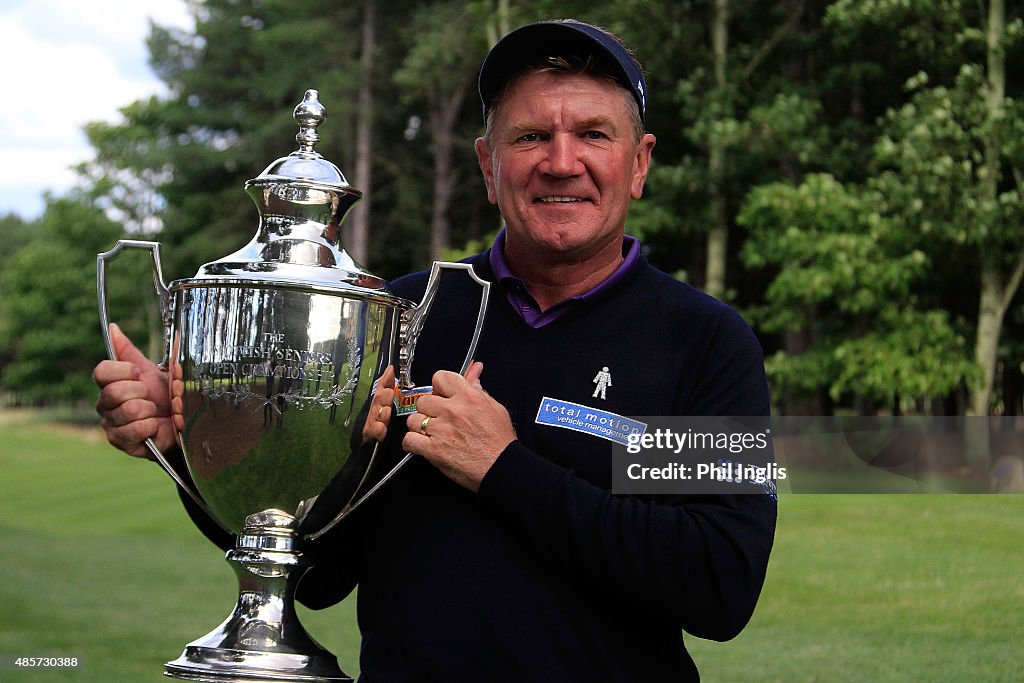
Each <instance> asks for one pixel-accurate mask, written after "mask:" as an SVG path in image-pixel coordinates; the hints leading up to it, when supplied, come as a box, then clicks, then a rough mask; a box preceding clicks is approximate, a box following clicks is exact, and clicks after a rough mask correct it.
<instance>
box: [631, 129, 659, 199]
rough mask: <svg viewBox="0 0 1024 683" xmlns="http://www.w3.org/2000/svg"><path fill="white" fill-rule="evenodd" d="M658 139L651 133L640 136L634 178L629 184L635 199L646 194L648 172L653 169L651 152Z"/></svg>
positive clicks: (634, 163) (634, 165)
mask: <svg viewBox="0 0 1024 683" xmlns="http://www.w3.org/2000/svg"><path fill="white" fill-rule="evenodd" d="M655 142H657V139H656V138H655V137H654V136H653V135H651V134H650V133H644V136H643V137H642V138H640V144H639V145H637V148H636V158H635V159H634V161H633V178H632V180H631V182H630V185H629V194H630V196H631V197H632V198H633V199H640V197H642V196H643V194H644V184H645V183H646V182H647V173H648V171H650V170H651V152H652V151H654V143H655Z"/></svg>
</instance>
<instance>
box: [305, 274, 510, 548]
mask: <svg viewBox="0 0 1024 683" xmlns="http://www.w3.org/2000/svg"><path fill="white" fill-rule="evenodd" d="M442 270H463V271H466V274H468V275H469V277H471V278H473V281H474V282H476V283H477V284H478V285H480V289H481V292H480V308H479V309H478V311H477V315H476V325H475V327H474V328H473V337H472V339H470V341H469V350H468V351H467V353H466V358H465V360H463V361H462V367H461V368H459V374H460V375H465V374H466V371H467V370H469V364H470V363H472V362H473V357H474V356H475V355H476V347H477V344H478V343H479V341H480V334H481V333H482V332H483V329H484V316H485V315H486V313H487V299H488V297H489V296H490V293H491V283H490V282H488V281H487V280H484V279H482V278H481V277H480V276H479V275H477V274H476V271H475V270H473V266H472V265H471V264H469V263H452V262H450V261H434V265H433V266H431V268H430V277H429V278H428V279H427V288H426V290H425V291H424V293H423V299H422V300H421V301H420V303H419V305H418V306H416V307H415V308H411V309H409V310H407V311H404V312H403V313H402V316H401V322H400V327H399V333H398V339H399V351H398V363H399V368H400V370H399V374H398V386H399V387H400V388H404V389H409V388H411V387H413V386H414V385H413V381H412V376H411V372H412V358H413V355H414V353H415V351H416V342H417V341H419V336H420V332H421V331H422V329H423V323H424V321H425V319H426V317H427V312H428V311H429V310H430V305H431V304H433V303H434V297H435V296H436V295H437V289H438V287H439V286H440V284H441V271H442ZM379 448H380V443H376V444H374V446H373V454H372V455H371V456H370V466H368V467H367V468H366V475H364V477H363V481H361V482H360V483H359V486H357V487H356V491H358V490H359V489H360V488H362V485H363V484H364V483H365V482H366V479H367V478H368V477H369V473H370V470H371V469H372V467H373V461H374V460H376V458H377V450H378V449H379ZM412 457H413V456H412V453H406V454H405V456H404V457H403V458H402V459H401V460H400V461H399V462H398V464H397V465H395V466H394V467H392V468H391V471H390V472H388V473H387V474H385V475H384V476H383V477H381V478H380V480H379V481H377V482H376V483H375V484H374V485H373V486H372V487H370V489H369V490H368V491H367V492H366V493H364V494H363V495H362V496H359V497H358V498H357V499H355V502H353V503H352V504H350V505H346V506H345V508H344V509H342V511H341V512H339V513H338V514H337V515H336V516H335V517H334V519H332V520H331V521H330V522H328V523H327V525H325V526H324V527H323V528H322V529H320V530H318V531H316V532H314V533H312V534H310V535H309V537H308V538H309V539H310V540H316V539H317V538H320V537H321V536H323V535H324V534H326V533H327V532H328V531H330V530H331V529H333V528H334V527H335V526H336V525H337V524H338V522H340V521H341V520H342V519H344V518H345V517H347V516H348V514H349V513H350V512H352V511H353V510H355V509H356V508H357V507H358V506H359V505H360V504H361V503H362V502H363V501H364V500H366V499H367V498H369V497H370V496H371V495H373V493H374V492H375V491H376V490H377V489H379V488H380V487H381V486H382V485H383V484H384V482H386V481H387V480H388V479H390V478H391V477H392V476H394V474H395V472H397V471H398V470H400V469H401V468H402V466H403V465H405V463H407V462H409V460H410V459H411V458H412Z"/></svg>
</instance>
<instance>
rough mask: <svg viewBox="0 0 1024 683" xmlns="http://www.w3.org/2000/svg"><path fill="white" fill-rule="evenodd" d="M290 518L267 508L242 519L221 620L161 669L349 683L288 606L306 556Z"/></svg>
mask: <svg viewBox="0 0 1024 683" xmlns="http://www.w3.org/2000/svg"><path fill="white" fill-rule="evenodd" d="M294 521H295V520H294V518H293V517H292V516H291V515H288V514H286V513H284V512H281V511H279V510H266V511H264V512H259V513H256V514H253V515H249V516H248V517H247V518H246V523H245V527H244V528H243V529H242V531H241V533H240V534H239V536H238V541H237V544H236V547H235V549H234V550H232V551H230V552H228V554H227V560H228V562H230V563H231V567H232V569H234V571H235V574H236V575H237V577H238V588H239V595H238V602H237V604H236V605H235V609H234V611H233V612H232V613H231V616H229V617H228V618H227V619H226V620H225V621H224V623H223V624H221V625H220V626H218V627H217V628H216V629H214V630H213V631H211V632H210V633H208V634H207V635H205V636H203V637H202V638H200V639H199V640H196V641H194V642H192V643H189V644H188V645H186V646H185V651H184V652H182V653H181V656H180V657H178V659H176V660H174V661H173V662H167V663H166V664H165V665H164V675H165V676H168V677H170V678H176V679H178V680H183V681H202V682H204V683H235V682H237V683H280V682H281V681H310V682H312V681H316V682H317V683H320V682H323V683H326V682H328V681H329V682H332V683H343V682H348V683H351V681H352V678H350V677H348V676H346V675H345V674H344V673H343V672H342V671H341V669H340V668H339V667H338V660H337V658H335V656H334V655H332V654H331V653H330V652H328V651H327V650H325V649H324V648H322V647H321V646H320V645H319V644H318V643H317V642H316V641H315V640H313V639H312V638H311V637H310V636H309V634H308V633H306V631H305V629H303V628H302V624H301V623H299V618H298V615H297V614H296V613H295V602H294V597H295V587H296V586H297V585H298V582H299V579H300V578H302V575H303V574H304V573H305V572H306V570H308V569H309V567H310V563H309V560H307V559H306V558H305V557H304V556H303V555H302V553H300V552H298V551H296V550H295V549H294V547H295V542H296V541H297V540H298V536H297V534H296V533H295V531H294V530H293V528H292V525H293V523H294Z"/></svg>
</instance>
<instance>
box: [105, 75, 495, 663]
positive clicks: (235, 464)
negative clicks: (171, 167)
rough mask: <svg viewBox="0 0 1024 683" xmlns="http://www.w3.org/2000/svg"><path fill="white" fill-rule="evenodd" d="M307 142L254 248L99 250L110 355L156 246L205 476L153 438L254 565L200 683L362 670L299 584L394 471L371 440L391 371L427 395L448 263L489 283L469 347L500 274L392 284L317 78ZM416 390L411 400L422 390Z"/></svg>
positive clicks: (309, 100) (267, 209) (187, 415)
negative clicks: (330, 147) (336, 651)
mask: <svg viewBox="0 0 1024 683" xmlns="http://www.w3.org/2000/svg"><path fill="white" fill-rule="evenodd" d="M294 117H295V120H296V121H297V122H298V124H299V133H298V135H296V136H295V139H296V141H297V142H298V143H299V149H298V150H296V151H295V152H293V153H291V154H290V155H288V156H287V157H283V158H281V159H278V160H277V161H275V162H274V163H272V164H271V165H270V166H268V167H267V169H266V170H265V171H263V173H261V174H260V175H259V176H258V177H256V178H254V179H252V180H250V181H248V182H247V183H246V184H245V191H246V192H247V193H248V194H249V196H250V197H252V199H253V200H254V201H255V202H256V206H257V207H258V208H259V212H260V223H259V229H258V231H257V233H256V236H255V237H253V239H252V241H250V242H249V243H248V244H247V245H245V246H244V247H242V248H241V249H240V250H238V251H237V252H235V253H233V254H231V255H229V256H226V257H224V258H222V259H219V260H217V261H212V262H210V263H207V264H205V265H203V266H202V267H201V268H200V269H199V272H198V273H197V274H196V276H195V277H193V278H190V279H183V280H175V281H173V282H171V284H170V285H169V286H168V285H165V284H164V281H163V275H162V272H161V265H160V251H159V246H160V245H159V244H158V243H156V242H143V241H134V240H122V241H119V242H118V243H117V245H116V246H115V247H114V248H113V249H111V250H110V251H108V252H105V253H103V254H99V255H98V256H97V289H98V292H99V308H100V322H101V326H102V329H103V335H104V338H105V340H106V344H107V352H108V355H110V357H111V358H115V356H114V350H113V347H112V344H111V340H110V336H109V333H108V323H109V314H108V310H107V308H108V307H107V296H106V269H107V262H108V261H110V260H111V259H113V258H114V257H116V256H117V255H118V254H119V253H122V252H123V250H124V249H126V248H138V249H145V250H148V251H149V252H150V254H151V258H152V263H153V279H154V283H155V286H156V290H157V295H158V297H159V299H160V305H161V310H162V315H163V324H164V355H165V358H164V361H163V367H165V368H166V369H167V372H168V376H169V379H170V381H169V387H170V403H171V413H172V420H173V422H174V426H175V434H176V437H177V442H178V444H179V446H180V447H181V451H182V453H183V455H184V460H185V463H186V465H187V468H188V475H189V476H183V475H182V474H179V473H178V472H177V471H175V469H174V467H173V466H172V465H171V464H170V462H169V461H168V460H167V458H166V457H165V455H164V454H163V453H160V452H159V449H157V448H156V446H155V445H154V444H153V443H152V442H147V446H148V448H149V450H150V451H151V452H152V454H153V456H154V457H155V458H156V460H157V461H158V462H159V463H160V464H161V465H162V466H163V468H164V469H165V470H166V471H167V473H168V474H169V475H170V476H171V477H173V478H174V480H175V481H176V482H177V483H178V485H179V486H181V487H182V489H183V490H184V491H185V492H187V493H188V495H189V496H191V498H192V499H193V500H194V501H195V502H196V504H198V505H199V506H200V507H201V508H202V509H203V510H205V511H206V512H207V513H208V514H209V515H210V517H211V518H212V519H213V520H214V521H216V522H217V523H218V524H220V525H221V526H222V527H223V528H224V529H225V530H227V531H229V532H231V533H232V534H234V535H235V536H236V539H237V541H236V547H235V548H234V549H233V550H231V551H229V552H228V553H227V560H228V561H229V562H230V563H231V565H232V568H233V569H234V571H235V573H236V574H237V576H238V583H239V597H238V601H237V604H236V606H235V609H234V611H233V612H232V613H231V615H230V616H229V617H228V618H227V619H226V620H225V621H224V623H222V624H221V625H220V626H219V627H217V628H216V629H214V630H213V631H212V632H210V633H209V634H208V635H206V636H204V637H203V638H200V639H199V640H196V641H194V642H192V643H190V644H189V645H187V646H186V647H185V650H184V652H183V653H182V655H181V656H180V657H179V658H178V659H176V660H174V661H172V662H168V663H167V664H166V666H165V670H164V673H165V675H167V676H170V677H172V678H178V679H182V680H190V681H217V682H223V681H240V682H241V681H245V682H247V683H251V682H253V681H283V680H294V681H348V680H351V679H350V678H349V677H347V676H345V674H344V673H342V671H341V669H340V668H339V666H338V662H337V659H336V658H335V657H334V655H332V654H331V653H330V652H328V651H327V650H325V649H324V648H323V647H321V646H320V645H319V644H317V643H316V642H315V641H314V640H313V639H312V638H311V637H310V636H309V635H308V634H307V633H306V632H305V630H304V629H303V628H302V625H301V624H300V623H299V621H298V618H297V616H296V613H295V606H294V594H295V587H296V584H297V583H298V581H299V579H300V578H301V576H302V575H303V574H304V573H305V572H306V571H307V570H308V569H309V566H310V562H309V560H308V558H307V557H306V556H305V555H304V554H303V552H302V543H303V540H304V539H306V538H316V537H318V536H320V535H322V534H323V533H325V532H326V531H328V530H329V529H331V528H332V527H333V526H334V525H335V524H337V523H338V522H340V521H341V520H342V519H344V518H345V517H346V516H347V515H348V514H349V513H350V512H351V511H352V510H353V509H355V507H356V506H358V505H359V504H360V503H361V502H362V501H364V500H366V498H367V496H369V495H370V494H371V493H372V492H373V491H375V490H376V489H377V487H379V486H380V485H382V484H383V483H384V482H386V480H387V479H388V478H390V477H391V476H392V475H393V474H394V473H395V472H396V471H397V470H398V469H399V468H400V467H401V466H402V465H403V464H404V463H405V462H407V461H408V459H409V458H410V457H411V456H409V455H406V456H405V457H404V458H402V459H401V460H400V462H398V464H397V465H390V464H389V465H384V466H382V465H383V464H382V463H380V462H378V458H377V450H376V445H374V444H370V445H361V444H360V442H361V434H362V425H363V419H365V410H366V406H367V405H368V402H369V401H370V399H371V397H372V394H373V389H374V382H375V379H376V378H377V376H378V373H380V372H381V371H382V369H383V368H385V367H386V366H387V365H388V364H395V365H396V366H397V367H396V369H397V375H398V392H396V393H398V394H401V392H403V391H405V392H407V396H415V395H417V391H415V390H413V387H412V382H411V379H410V374H409V369H410V365H411V362H412V357H413V353H414V350H415V345H416V339H417V337H418V335H419V331H420V329H421V328H422V326H423V321H424V318H425V316H426V314H427V311H428V309H429V308H430V305H431V303H432V301H433V299H434V295H435V294H436V292H437V290H438V284H439V281H440V276H441V272H442V270H444V269H456V270H462V271H465V272H466V274H467V275H468V276H469V277H471V278H473V280H475V281H476V282H477V283H479V284H480V286H481V297H480V308H479V311H478V314H477V321H476V326H475V330H474V333H473V336H472V338H471V340H470V342H469V349H468V353H467V355H466V360H465V362H464V364H463V367H462V368H461V371H462V372H465V371H466V368H467V367H468V365H469V362H470V360H471V358H472V357H473V354H474V352H475V349H476V343H477V340H478V339H479V336H480V331H481V328H482V325H483V316H484V311H485V309H486V306H487V295H488V287H489V284H488V283H487V282H485V281H483V280H481V279H480V278H478V277H477V276H476V274H475V273H474V272H473V270H472V268H471V267H470V266H468V265H466V264H456V263H434V265H433V268H432V270H431V274H430V278H429V281H428V285H427V290H426V293H425V294H424V297H423V301H422V302H420V303H419V304H418V305H416V304H414V303H413V302H410V301H407V300H405V299H402V298H400V297H398V296H395V295H394V294H392V293H391V292H390V291H389V290H388V288H387V286H386V284H385V283H384V281H383V280H381V279H380V278H378V277H375V276H374V275H371V274H370V273H368V272H366V271H365V270H364V269H362V268H361V267H360V266H359V265H358V264H356V263H355V262H354V261H353V260H352V258H351V257H350V256H349V255H348V254H347V253H346V252H345V250H344V248H343V247H342V245H341V241H340V235H341V223H342V221H343V220H344V218H345V215H346V214H347V213H348V211H349V210H350V209H351V208H352V206H353V205H354V204H355V203H356V202H357V201H358V200H359V199H360V197H361V196H362V194H361V193H360V192H359V191H358V190H356V189H354V188H353V187H351V186H350V185H349V184H348V182H347V181H346V180H345V177H344V175H342V173H341V171H340V170H339V169H338V167H337V166H335V165H334V164H332V163H331V162H329V161H327V160H326V159H324V158H323V157H322V156H321V155H320V154H319V153H317V152H316V151H314V149H313V148H314V145H315V144H316V142H317V141H318V139H319V136H318V134H317V132H316V128H317V126H319V125H320V123H322V122H323V120H324V118H325V112H324V108H323V106H322V105H321V104H320V103H319V101H318V100H317V92H316V91H315V90H308V91H306V94H305V98H304V99H303V101H302V102H301V103H300V104H299V105H298V106H297V107H296V108H295V112H294ZM406 403H408V399H407V400H406Z"/></svg>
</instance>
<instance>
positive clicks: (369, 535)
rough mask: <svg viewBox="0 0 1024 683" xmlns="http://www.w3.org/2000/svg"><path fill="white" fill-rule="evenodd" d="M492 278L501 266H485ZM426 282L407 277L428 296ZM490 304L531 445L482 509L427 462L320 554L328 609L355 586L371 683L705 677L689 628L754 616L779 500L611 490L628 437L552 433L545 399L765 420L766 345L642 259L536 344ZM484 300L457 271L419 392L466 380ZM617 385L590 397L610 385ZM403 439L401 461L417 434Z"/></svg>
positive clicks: (431, 330)
mask: <svg viewBox="0 0 1024 683" xmlns="http://www.w3.org/2000/svg"><path fill="white" fill-rule="evenodd" d="M471 262H472V263H473V265H474V268H475V269H476V271H477V273H478V274H479V275H480V276H481V277H483V278H484V279H488V280H490V279H493V274H492V272H491V269H490V267H489V265H488V259H487V252H485V253H484V254H482V255H478V256H477V257H474V258H473V259H471ZM425 283H426V274H425V273H419V274H416V275H412V276H408V277H406V278H403V279H400V280H398V281H396V282H395V283H394V285H393V289H394V291H395V293H396V294H398V295H400V296H403V297H406V298H408V299H410V300H415V301H418V300H419V298H420V296H421V294H422V291H423V289H424V287H425ZM495 289H496V290H497V291H492V297H491V301H490V304H489V307H488V312H487V319H486V323H485V328H484V333H483V336H482V338H481V341H480V346H479V349H478V352H477V354H476V358H477V359H478V360H481V361H483V363H484V373H483V376H482V378H481V381H482V383H483V386H484V388H485V389H486V390H487V391H488V392H489V393H490V394H491V395H492V396H494V398H496V399H497V400H498V401H499V402H501V403H502V404H503V405H504V406H505V407H506V408H507V409H508V411H509V413H510V415H511V417H512V421H513V423H514V425H515V428H516V432H517V435H518V440H517V441H515V442H513V443H512V444H511V445H510V446H509V447H508V448H507V449H506V450H505V451H504V452H503V453H502V454H501V456H500V457H499V458H498V460H497V461H496V462H495V464H494V466H493V467H492V468H491V470H490V471H489V472H488V473H487V475H486V477H485V478H484V480H483V482H482V484H481V487H480V491H479V493H477V494H473V493H471V492H469V491H467V490H465V489H462V488H460V487H459V486H457V485H455V484H453V483H452V482H450V481H449V480H448V479H446V478H445V477H444V476H443V475H442V474H440V473H439V472H438V471H437V470H435V469H434V468H433V467H432V466H431V465H429V464H428V463H427V462H426V461H424V460H422V459H419V458H415V459H413V460H412V461H411V462H410V463H409V464H408V465H407V466H406V467H405V468H403V469H402V470H401V471H399V473H398V474H397V475H396V476H395V477H394V478H393V480H392V481H389V482H388V483H387V484H386V485H385V486H384V487H382V488H381V490H380V491H379V492H378V493H376V494H375V495H374V496H372V497H371V498H370V499H368V500H367V501H366V502H365V503H364V504H363V505H362V506H361V507H359V508H358V509H357V510H356V511H355V512H354V513H352V514H351V515H350V516H349V517H348V518H347V519H346V520H344V521H343V523H342V524H340V525H339V526H338V527H337V528H336V529H335V530H334V531H332V532H331V533H329V534H327V535H325V536H324V537H323V538H322V539H320V540H319V541H317V542H315V543H312V544H310V545H309V551H310V553H311V554H312V555H313V556H314V559H315V562H316V566H315V568H314V569H313V570H312V571H311V572H310V574H309V575H308V576H307V577H306V578H305V579H304V580H303V582H302V584H301V585H300V587H299V595H298V597H299V599H300V600H301V601H302V602H304V603H305V604H307V605H308V606H311V607H313V608H321V607H326V606H329V605H331V604H334V603H335V602H337V601H338V600H340V599H342V598H343V597H345V596H346V595H347V594H348V593H349V592H350V591H351V590H352V588H353V587H354V586H355V585H356V583H358V585H359V595H358V614H359V626H360V629H361V631H362V634H363V644H362V654H361V668H362V678H361V680H362V681H364V683H377V682H387V683H395V682H398V681H445V682H449V683H450V682H458V681H466V682H467V683H469V682H473V683H479V682H480V681H492V682H494V681H506V680H507V681H513V680H514V681H546V682H551V681H605V682H609V681H630V682H634V681H688V680H697V679H698V673H697V669H696V667H695V665H694V663H693V661H692V659H691V658H690V656H689V654H688V653H687V651H686V648H685V646H684V644H683V639H682V631H686V632H688V633H691V634H693V635H696V636H700V637H702V638H710V639H715V640H725V639H729V638H732V637H733V636H735V635H736V634H737V633H739V631H740V630H741V629H742V628H743V627H744V625H745V624H746V623H747V621H748V620H749V618H750V616H751V614H752V611H753V609H754V605H755V604H756V602H757V598H758V595H759V593H760V589H761V586H762V583H763V580H764V575H765V570H766V567H767V563H768V556H769V552H770V550H771V546H772V540H773V535H774V528H775V517H776V505H775V501H774V499H773V498H771V497H769V496H768V495H750V494H740V495H682V494H681V495H676V496H650V497H630V496H620V495H613V494H612V493H611V492H610V489H611V474H612V468H611V450H612V446H611V442H609V441H607V440H605V439H602V438H599V437H596V436H593V435H591V434H587V433H582V432H579V431H573V430H569V429H564V428H559V427H556V426H552V425H548V424H539V423H538V422H537V415H538V408H539V406H540V403H541V401H542V399H543V398H544V397H549V398H553V399H559V400H564V401H568V402H573V403H578V404H583V405H587V406H592V407H594V408H600V409H601V410H605V411H609V412H612V413H616V414H618V415H623V416H642V415H651V416H655V415H735V416H749V415H767V414H768V411H769V398H768V390H767V384H766V381H765V375H764V370H763V362H762V356H761V349H760V346H759V344H758V342H757V340H756V339H755V337H754V335H753V333H752V332H751V330H750V328H749V327H748V326H747V325H746V323H744V322H743V320H742V319H741V318H740V317H739V316H738V315H737V314H736V313H735V312H734V311H732V310H731V309H730V308H728V307H727V306H725V305H724V304H722V303H720V302H718V301H716V300H715V299H713V298H711V297H709V296H707V295H705V294H703V293H701V292H699V291H697V290H695V289H694V288H692V287H690V286H689V285H686V284H684V283H681V282H678V281H676V280H674V279H672V278H671V277H669V276H667V275H665V274H663V273H661V272H659V271H657V270H655V269H654V268H652V267H651V266H650V265H648V264H647V262H646V261H645V260H643V259H641V260H640V262H639V263H637V264H636V265H635V266H634V267H633V268H632V269H631V270H630V272H629V273H628V274H627V276H626V277H625V278H623V279H622V280H621V281H620V282H618V283H617V284H616V285H615V286H614V287H612V288H610V289H609V290H607V291H604V292H602V293H601V296H599V297H598V298H597V300H595V301H588V302H586V303H583V304H581V305H579V306H577V307H575V308H574V309H573V310H571V311H569V312H567V313H566V314H565V315H563V316H561V317H560V318H558V319H557V320H555V321H553V322H551V323H549V324H547V325H545V326H544V327H541V328H539V329H535V328H532V327H530V326H528V325H527V324H526V323H525V322H524V321H523V320H522V319H521V317H520V316H519V315H517V313H516V312H515V311H513V310H512V309H511V307H510V305H509V303H508V301H507V300H506V297H505V296H504V294H503V293H502V292H501V290H500V287H495ZM478 293H479V288H478V287H477V286H476V285H473V284H472V283H470V281H469V280H468V278H465V277H464V276H463V275H462V274H452V275H447V276H446V278H445V280H444V283H443V284H442V286H441V290H440V292H439V294H438V296H437V299H436V301H435V304H434V307H433V309H432V311H431V313H430V315H429V317H428V321H427V324H426V326H425V327H424V331H423V334H422V336H421V339H420V343H419V345H418V347H417V350H416V356H415V361H414V367H413V369H414V379H415V380H416V382H417V383H418V384H429V383H430V377H431V375H432V374H433V372H434V371H435V370H437V369H442V368H443V369H451V370H456V369H458V367H459V365H460V364H461V362H462V358H463V356H464V354H465V348H466V345H467V342H468V339H469V334H470V329H471V326H472V323H473V320H474V319H475V312H476V308H477V305H478V304H477V301H478V297H479V294H478ZM605 367H607V368H608V369H609V372H610V373H611V376H612V384H611V385H610V386H608V387H607V391H606V397H605V398H604V399H603V400H602V399H600V398H595V397H594V396H593V394H594V389H595V383H594V381H595V377H596V373H598V372H599V371H601V370H602V368H605ZM401 432H402V428H401V425H395V426H394V428H393V429H392V433H391V435H389V439H388V441H387V442H386V444H385V445H386V446H388V447H389V448H390V449H391V457H392V459H394V458H397V457H399V455H400V453H398V452H397V449H398V446H397V444H399V443H400V439H401Z"/></svg>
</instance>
